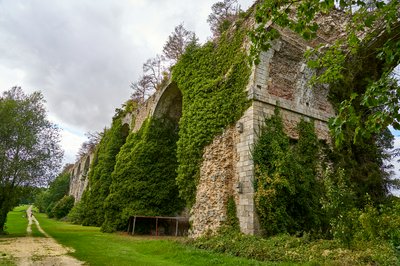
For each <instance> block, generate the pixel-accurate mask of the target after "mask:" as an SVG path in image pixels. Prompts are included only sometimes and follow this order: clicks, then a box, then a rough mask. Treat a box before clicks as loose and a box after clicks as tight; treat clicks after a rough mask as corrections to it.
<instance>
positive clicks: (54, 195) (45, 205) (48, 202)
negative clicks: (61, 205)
mask: <svg viewBox="0 0 400 266" xmlns="http://www.w3.org/2000/svg"><path fill="white" fill-rule="evenodd" d="M69 181H70V174H69V173H61V174H59V175H58V176H57V177H56V179H54V181H53V182H51V183H50V186H49V188H48V189H47V190H44V191H42V192H41V193H40V194H38V195H37V197H36V199H35V206H36V207H37V208H38V209H39V211H40V212H47V214H49V213H50V212H51V209H52V208H53V207H54V204H55V203H56V202H58V201H59V200H60V199H62V198H63V197H64V196H65V195H67V194H68V191H69ZM49 206H50V207H49Z"/></svg>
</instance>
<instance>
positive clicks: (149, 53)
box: [0, 0, 253, 163]
mask: <svg viewBox="0 0 400 266" xmlns="http://www.w3.org/2000/svg"><path fill="white" fill-rule="evenodd" d="M215 2H217V0H202V1H195V0H185V1H182V0H118V1H113V0H97V1H93V0H57V1H54V0H0V92H3V91H5V90H8V89H10V88H11V87H13V86H21V87H22V89H23V90H24V91H25V92H26V93H30V92H33V91H38V90H39V91H41V92H42V93H43V95H44V97H45V99H46V101H47V109H48V112H49V113H48V114H49V118H50V119H51V120H52V121H53V122H55V123H56V124H58V125H59V127H60V128H61V129H62V143H61V144H62V146H63V148H64V150H65V159H64V162H68V163H71V162H74V160H75V155H76V152H77V150H78V149H79V147H80V145H81V143H82V142H83V141H84V140H86V137H85V136H84V133H85V132H88V131H90V132H94V131H102V129H103V128H104V127H105V126H109V125H110V123H111V118H112V116H113V115H114V113H115V109H116V108H119V107H121V105H122V104H123V103H124V102H125V101H126V100H128V99H129V96H130V94H131V92H132V91H131V89H130V87H129V85H130V84H131V82H134V81H136V80H137V79H138V78H139V76H140V74H141V73H142V65H143V63H144V62H145V61H146V60H147V59H148V58H152V57H155V56H156V54H161V52H162V47H163V45H164V44H165V42H166V40H167V38H168V36H169V35H170V33H171V32H172V31H173V30H174V27H175V26H177V25H178V24H180V23H182V22H183V23H184V26H185V27H186V28H187V29H189V30H191V31H194V32H195V33H196V34H197V35H198V37H199V38H200V41H202V42H204V41H205V40H206V39H207V38H208V37H209V36H211V32H210V30H209V25H208V23H207V17H208V15H209V14H210V13H211V6H212V5H213V3H215ZM252 2H253V1H252V0H239V4H240V5H241V7H242V9H247V8H248V7H249V6H250V5H251V4H252Z"/></svg>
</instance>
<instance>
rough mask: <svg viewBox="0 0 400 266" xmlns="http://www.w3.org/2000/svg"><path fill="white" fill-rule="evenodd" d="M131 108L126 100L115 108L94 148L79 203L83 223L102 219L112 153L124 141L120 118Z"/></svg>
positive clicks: (114, 154) (112, 167) (126, 132)
mask: <svg viewBox="0 0 400 266" xmlns="http://www.w3.org/2000/svg"><path fill="white" fill-rule="evenodd" d="M133 108H134V103H133V102H132V101H128V102H127V103H126V104H125V107H124V110H122V109H117V112H116V114H115V116H114V117H113V121H112V124H111V128H109V129H105V130H104V133H103V136H102V138H101V141H100V143H99V144H98V146H97V148H96V151H95V155H94V160H93V162H92V165H91V167H90V171H89V175H88V179H89V186H88V189H86V190H85V191H84V193H83V195H82V199H81V202H80V203H79V204H80V206H79V208H81V209H82V211H81V212H80V214H81V217H80V218H79V219H78V220H80V222H81V223H82V224H84V225H95V226H100V225H101V224H102V223H103V222H104V213H105V209H104V201H105V199H106V197H107V196H108V194H109V190H110V185H111V173H112V172H113V170H114V166H115V161H116V156H117V154H118V153H119V151H120V148H121V147H122V145H123V144H124V143H125V140H126V137H127V135H128V131H129V128H127V126H126V125H125V126H123V125H122V119H123V117H124V116H125V115H126V114H127V113H129V112H132V111H133Z"/></svg>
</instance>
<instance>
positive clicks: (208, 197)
mask: <svg viewBox="0 0 400 266" xmlns="http://www.w3.org/2000/svg"><path fill="white" fill-rule="evenodd" d="M237 135H238V133H237V132H236V129H235V128H234V127H229V128H227V129H226V130H225V132H224V133H223V134H222V135H221V136H218V137H216V138H215V139H214V141H213V143H211V144H210V145H208V146H207V147H206V148H205V149H204V154H203V163H202V165H201V168H200V181H199V184H198V186H197V193H196V203H195V204H194V206H193V207H192V209H191V212H190V221H191V222H192V228H191V232H190V235H191V236H193V237H197V236H200V235H202V234H204V233H205V232H207V231H211V232H214V231H215V230H217V229H218V228H219V227H220V226H221V224H223V223H224V222H225V221H226V218H227V216H226V215H227V214H226V206H227V202H228V199H229V196H230V195H233V196H234V197H235V200H236V202H237V200H238V196H237V195H238V193H237V191H236V185H237V184H238V175H237V171H236V162H237V153H236V138H237Z"/></svg>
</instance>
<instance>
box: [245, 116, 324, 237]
mask: <svg viewBox="0 0 400 266" xmlns="http://www.w3.org/2000/svg"><path fill="white" fill-rule="evenodd" d="M297 130H298V133H299V139H298V141H297V142H296V143H291V142H290V139H289V137H288V136H287V135H286V134H285V132H284V128H283V122H282V118H281V116H280V115H279V110H278V109H276V110H275V115H273V116H272V117H270V118H267V119H266V120H265V125H264V127H262V128H261V132H260V135H259V139H258V142H257V144H256V145H255V147H254V149H253V152H252V154H253V160H254V163H255V168H256V171H255V180H256V181H255V189H256V193H255V203H256V207H257V211H258V214H259V216H260V220H261V221H260V222H261V226H262V229H263V231H264V232H265V233H266V234H267V235H275V234H278V233H291V234H294V233H296V232H302V231H310V230H312V229H316V228H318V227H319V226H320V224H321V219H322V215H321V211H320V210H321V204H320V202H319V201H320V197H321V184H320V182H318V180H317V178H318V176H317V174H318V171H317V167H318V163H317V162H318V161H319V160H318V159H319V158H318V154H319V149H320V147H319V146H320V145H319V142H318V138H317V136H316V134H315V132H314V124H313V123H310V122H305V121H304V120H302V121H301V122H300V123H299V124H298V126H297Z"/></svg>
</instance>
